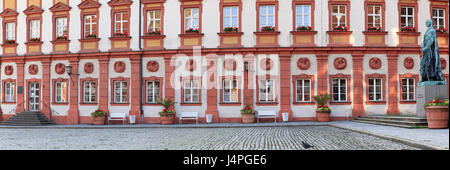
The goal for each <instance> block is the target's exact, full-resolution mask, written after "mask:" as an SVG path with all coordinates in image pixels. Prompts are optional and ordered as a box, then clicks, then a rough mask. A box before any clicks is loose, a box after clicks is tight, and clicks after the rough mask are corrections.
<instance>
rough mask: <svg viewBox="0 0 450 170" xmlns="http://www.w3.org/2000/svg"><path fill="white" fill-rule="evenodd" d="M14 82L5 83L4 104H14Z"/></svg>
mask: <svg viewBox="0 0 450 170" xmlns="http://www.w3.org/2000/svg"><path fill="white" fill-rule="evenodd" d="M14 87H15V83H14V82H5V102H14V100H15V96H14V90H15V88H14Z"/></svg>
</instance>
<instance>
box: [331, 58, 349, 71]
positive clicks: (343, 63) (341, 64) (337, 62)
mask: <svg viewBox="0 0 450 170" xmlns="http://www.w3.org/2000/svg"><path fill="white" fill-rule="evenodd" d="M333 64H334V67H335V68H336V69H338V70H342V69H345V67H347V60H346V59H345V58H344V57H338V58H336V59H334V62H333Z"/></svg>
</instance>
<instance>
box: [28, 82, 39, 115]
mask: <svg viewBox="0 0 450 170" xmlns="http://www.w3.org/2000/svg"><path fill="white" fill-rule="evenodd" d="M29 89H30V90H29V92H30V93H29V95H28V106H29V107H28V110H29V111H34V112H37V111H39V83H38V82H30V83H29Z"/></svg>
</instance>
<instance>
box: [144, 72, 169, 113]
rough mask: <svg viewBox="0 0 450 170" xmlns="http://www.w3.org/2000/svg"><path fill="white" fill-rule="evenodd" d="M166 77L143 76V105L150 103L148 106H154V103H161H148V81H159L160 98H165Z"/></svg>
mask: <svg viewBox="0 0 450 170" xmlns="http://www.w3.org/2000/svg"><path fill="white" fill-rule="evenodd" d="M163 80H164V77H155V76H152V77H146V78H142V88H143V89H142V101H143V102H142V105H144V106H145V105H148V106H152V105H159V104H158V103H157V102H156V103H148V102H147V82H149V81H159V98H160V99H161V98H163V96H164V94H163V89H164V81H163Z"/></svg>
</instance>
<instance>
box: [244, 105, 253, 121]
mask: <svg viewBox="0 0 450 170" xmlns="http://www.w3.org/2000/svg"><path fill="white" fill-rule="evenodd" d="M255 112H256V111H255V110H253V109H252V108H251V107H250V105H249V104H246V105H245V106H244V108H243V109H242V110H241V115H242V123H255Z"/></svg>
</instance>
